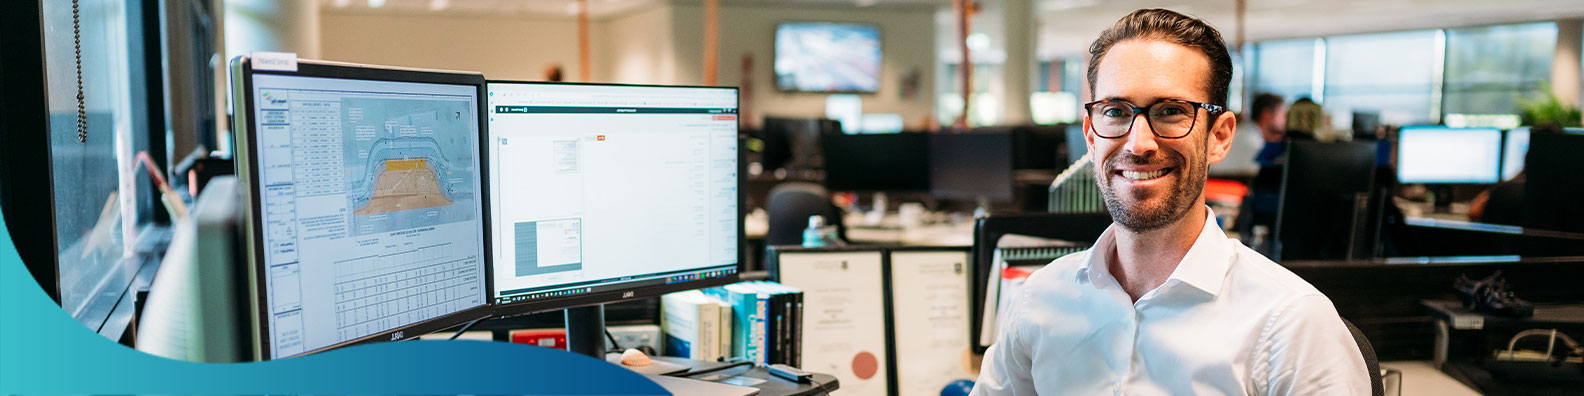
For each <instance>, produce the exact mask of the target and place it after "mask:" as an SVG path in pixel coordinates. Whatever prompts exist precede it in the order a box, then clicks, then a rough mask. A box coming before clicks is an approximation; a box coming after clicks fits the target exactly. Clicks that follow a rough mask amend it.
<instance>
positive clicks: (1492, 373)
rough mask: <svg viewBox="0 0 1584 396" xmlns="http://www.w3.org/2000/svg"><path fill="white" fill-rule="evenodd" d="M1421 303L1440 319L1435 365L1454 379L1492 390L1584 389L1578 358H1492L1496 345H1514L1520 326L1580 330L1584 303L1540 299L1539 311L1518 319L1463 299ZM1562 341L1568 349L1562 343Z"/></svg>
mask: <svg viewBox="0 0 1584 396" xmlns="http://www.w3.org/2000/svg"><path fill="white" fill-rule="evenodd" d="M1521 295H1522V294H1520V296H1521ZM1421 304H1423V305H1424V306H1425V308H1427V309H1429V311H1430V316H1431V317H1433V318H1435V321H1436V351H1435V352H1436V354H1435V360H1434V364H1435V365H1436V366H1438V367H1440V368H1441V371H1442V372H1445V373H1447V375H1449V376H1451V377H1452V378H1456V379H1457V380H1458V381H1461V382H1462V383H1464V384H1467V385H1469V386H1470V387H1474V388H1478V389H1479V390H1480V391H1482V392H1488V393H1491V394H1527V395H1550V394H1554V395H1562V394H1578V393H1577V392H1576V390H1577V389H1579V388H1580V387H1581V386H1584V372H1580V371H1579V365H1578V364H1577V363H1568V364H1565V365H1561V366H1558V365H1554V364H1551V363H1544V362H1512V361H1500V360H1495V359H1492V358H1491V357H1490V353H1491V352H1490V351H1491V350H1492V349H1493V348H1502V347H1504V346H1508V345H1510V344H1509V342H1510V341H1509V340H1510V338H1509V337H1510V336H1511V335H1514V334H1517V333H1518V332H1520V331H1524V330H1530V329H1554V330H1557V331H1559V332H1560V333H1562V334H1564V335H1578V334H1580V332H1581V331H1584V305H1581V304H1539V305H1536V306H1535V307H1534V315H1533V316H1531V317H1528V318H1514V317H1506V316H1500V315H1490V314H1485V313H1481V312H1475V311H1473V310H1470V309H1468V308H1464V307H1463V304H1462V303H1461V302H1458V301H1451V300H1424V301H1421ZM1541 340H1544V338H1543V337H1542V338H1541ZM1520 345H1524V346H1525V347H1528V348H1533V347H1534V346H1535V345H1534V344H1520ZM1557 345H1558V348H1564V347H1562V346H1561V345H1562V344H1561V342H1558V344H1557ZM1519 349H1524V348H1519Z"/></svg>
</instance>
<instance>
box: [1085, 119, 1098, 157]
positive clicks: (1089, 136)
mask: <svg viewBox="0 0 1584 396" xmlns="http://www.w3.org/2000/svg"><path fill="white" fill-rule="evenodd" d="M1093 131H1094V126H1093V125H1090V124H1089V116H1087V115H1085V116H1083V134H1084V145H1085V146H1088V147H1087V148H1088V151H1089V152H1090V153H1093V152H1094V139H1095V136H1094V132H1093Z"/></svg>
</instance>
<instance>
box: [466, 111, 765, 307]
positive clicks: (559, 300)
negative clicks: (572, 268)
mask: <svg viewBox="0 0 1584 396" xmlns="http://www.w3.org/2000/svg"><path fill="white" fill-rule="evenodd" d="M496 84H514V85H515V84H521V85H546V86H590V87H632V88H711V89H730V90H732V91H733V92H734V93H736V94H738V98H737V103H736V105H735V107H734V110H735V109H741V108H742V107H741V106H742V97H741V96H740V94H741V90H740V89H738V88H737V87H724V86H697V85H650V84H604V83H576V82H545V81H520V80H488V81H486V83H485V91H486V93H485V94H484V96H482V97H484V98H488V97H489V94H488V93H487V92H488V87H489V86H490V85H496ZM486 102H487V101H486ZM734 114H737V121H738V131H737V134H738V144H737V145H736V146H737V263H736V265H734V266H732V267H733V269H732V270H731V271H729V273H726V274H723V275H720V276H716V277H697V278H693V279H687V276H689V275H693V274H697V273H700V272H707V271H704V270H705V269H708V268H696V269H693V270H687V271H682V272H679V273H678V275H679V276H680V277H682V278H683V279H679V280H677V281H675V282H671V281H669V280H661V281H665V282H663V283H658V284H653V283H654V282H655V281H656V280H652V279H651V280H650V281H646V282H644V283H645V284H642V285H638V286H632V284H631V283H629V282H621V283H614V284H609V283H605V284H599V285H598V287H591V289H590V290H589V291H588V292H585V293H578V294H572V295H566V296H548V297H543V298H537V299H532V300H527V301H518V302H510V303H499V302H495V299H496V296H495V290H494V289H491V290H490V301H491V302H492V305H493V306H494V317H497V318H505V317H512V316H521V315H529V314H536V313H541V312H549V311H556V310H562V309H567V308H580V307H588V306H595V305H602V304H609V303H617V302H623V301H632V300H637V299H645V298H653V297H659V296H661V295H664V294H667V293H673V292H679V291H687V290H695V289H704V288H710V287H715V286H725V285H729V284H732V283H737V281H738V280H739V279H740V276H741V274H742V271H743V269H744V267H743V266H744V260H745V259H746V257H747V255H746V253H747V250H748V248H747V238H746V234H745V231H746V229H745V228H744V217H745V215H746V212H744V209H745V206H744V204H745V202H744V195H745V194H743V191H746V187H747V184H746V182H747V178H746V177H745V176H744V175H746V174H747V169H748V167H747V158H746V157H745V156H744V151H743V148H742V144H741V142H742V128H741V124H742V114H740V113H734ZM486 117H487V115H486ZM489 136H490V135H489V134H488V133H485V134H484V135H483V138H481V139H479V140H480V141H481V142H483V141H488V140H489ZM486 149H487V148H486ZM485 166H486V167H489V166H490V165H488V164H486V165H485ZM484 184H485V185H489V181H488V180H487V179H486V180H485V183H484ZM489 201H490V199H489V198H488V197H486V199H485V202H486V204H485V206H486V207H488V206H489V205H488V202H489ZM492 224H493V223H490V224H485V228H486V229H489V228H490V227H492ZM493 252H494V251H493V250H491V253H490V254H491V255H492V257H493V254H494V253H493ZM711 268H715V267H711ZM490 276H491V280H492V282H493V279H494V274H493V273H491V274H490Z"/></svg>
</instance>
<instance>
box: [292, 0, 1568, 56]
mask: <svg viewBox="0 0 1584 396" xmlns="http://www.w3.org/2000/svg"><path fill="white" fill-rule="evenodd" d="M318 1H319V2H320V5H321V7H322V9H324V10H326V11H327V12H336V13H356V14H418V15H463V16H537V17H557V18H569V17H571V16H572V15H576V13H577V1H576V0H384V3H383V5H382V6H380V7H378V8H374V7H370V5H371V4H373V3H372V2H371V1H370V0H318ZM374 1H379V0H374ZM588 1H589V13H590V16H591V17H593V18H595V19H600V18H604V17H607V16H612V15H618V14H621V13H624V12H627V11H630V10H634V9H638V8H641V7H645V6H650V5H655V4H662V3H669V2H680V3H698V2H699V1H701V0H588ZM721 1H722V2H723V3H724V4H726V5H732V4H739V5H744V4H751V5H762V6H777V7H819V8H827V7H942V8H945V7H950V5H951V3H952V0H721ZM979 1H980V2H981V3H983V4H986V9H991V10H993V9H996V8H999V7H997V5H998V4H999V3H1003V2H1006V1H1034V2H1035V4H1036V7H1037V9H1038V16H1037V18H1038V20H1039V22H1038V26H1039V27H1038V29H1039V33H1038V34H1039V38H1038V40H1037V42H1038V46H1039V48H1038V51H1037V52H1038V54H1039V57H1041V58H1046V59H1048V58H1051V57H1055V56H1070V55H1078V54H1082V53H1083V52H1084V51H1085V49H1086V48H1087V47H1088V44H1089V42H1091V41H1093V40H1094V37H1095V35H1097V34H1098V33H1099V32H1100V31H1101V30H1103V29H1105V28H1106V27H1108V26H1110V25H1111V24H1112V23H1113V22H1116V20H1117V19H1118V18H1121V17H1122V16H1123V15H1126V14H1127V13H1128V12H1131V11H1133V10H1135V9H1139V8H1152V7H1158V8H1168V9H1172V10H1176V11H1179V12H1183V13H1186V14H1189V15H1194V16H1197V17H1200V18H1204V19H1206V20H1208V21H1209V22H1210V23H1211V24H1212V25H1215V26H1216V27H1217V28H1219V29H1221V33H1222V35H1223V37H1225V38H1226V39H1227V41H1229V42H1230V41H1234V40H1236V34H1237V33H1236V32H1237V29H1236V21H1235V19H1236V17H1235V12H1234V7H1235V4H1236V1H1235V0H1170V1H1160V0H979ZM1576 17H1584V0H1248V10H1247V15H1246V21H1247V26H1246V31H1245V33H1244V37H1245V39H1246V40H1247V41H1258V40H1266V39H1275V38H1291V37H1314V36H1322V35H1336V34H1349V33H1365V32H1382V31H1397V30H1414V29H1428V28H1441V27H1456V26H1474V25H1490V24H1501V23H1514V22H1527V21H1545V20H1554V19H1558V18H1576ZM976 20H977V21H981V22H975V29H974V30H976V31H999V30H1000V29H1001V26H1002V24H1001V23H1000V22H1001V21H996V20H994V19H993V18H976ZM992 36H1000V35H999V34H994V35H992Z"/></svg>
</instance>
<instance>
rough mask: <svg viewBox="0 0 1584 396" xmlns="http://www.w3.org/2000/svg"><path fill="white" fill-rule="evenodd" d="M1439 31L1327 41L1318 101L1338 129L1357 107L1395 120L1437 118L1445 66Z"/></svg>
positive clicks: (1383, 119)
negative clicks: (1438, 79)
mask: <svg viewBox="0 0 1584 396" xmlns="http://www.w3.org/2000/svg"><path fill="white" fill-rule="evenodd" d="M1438 35H1439V31H1435V30H1420V31H1411V32H1395V33H1379V34H1361V35H1352V36H1337V37H1328V38H1326V40H1325V45H1326V50H1325V55H1324V56H1325V88H1324V91H1323V92H1322V95H1323V99H1321V100H1318V101H1319V102H1320V104H1321V105H1322V106H1324V107H1325V111H1326V113H1327V114H1328V115H1330V117H1331V125H1332V127H1333V128H1336V127H1342V128H1346V127H1347V126H1348V125H1351V123H1352V120H1353V112H1354V111H1368V112H1378V113H1380V116H1381V122H1382V123H1386V124H1394V125H1407V124H1424V123H1435V122H1438V121H1439V120H1438V119H1436V118H1437V117H1434V116H1433V114H1432V110H1431V103H1433V102H1434V101H1433V100H1432V94H1433V91H1434V90H1435V89H1436V84H1435V78H1434V77H1435V74H1436V68H1438V67H1439V66H1440V62H1439V61H1440V59H1437V57H1438V55H1439V49H1440V44H1441V43H1439V42H1438V40H1439V38H1438Z"/></svg>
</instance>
